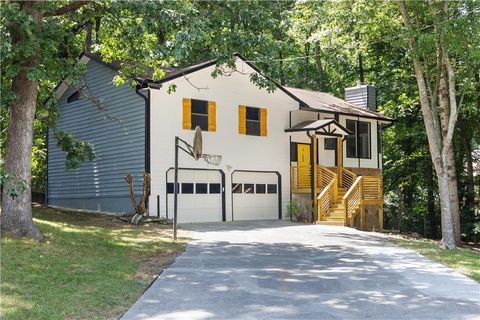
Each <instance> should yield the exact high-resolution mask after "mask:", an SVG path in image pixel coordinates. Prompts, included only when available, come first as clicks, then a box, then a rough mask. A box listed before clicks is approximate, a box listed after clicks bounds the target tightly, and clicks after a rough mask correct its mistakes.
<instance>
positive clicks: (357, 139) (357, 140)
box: [345, 119, 372, 159]
mask: <svg viewBox="0 0 480 320" xmlns="http://www.w3.org/2000/svg"><path fill="white" fill-rule="evenodd" d="M349 123H350V124H351V123H353V124H354V127H353V128H354V129H353V130H352V128H349V127H350V125H349ZM361 124H366V125H367V133H366V137H367V140H366V143H367V154H366V155H364V154H360V140H361V136H360V133H359V131H360V125H361ZM345 126H346V128H347V129H348V130H350V131H353V134H351V135H348V136H347V138H346V141H345V149H346V150H345V153H346V157H347V158H349V159H372V123H371V122H369V121H361V120H353V119H346V121H345ZM352 141H353V142H354V155H352V154H349V150H350V149H349V144H351V143H352Z"/></svg>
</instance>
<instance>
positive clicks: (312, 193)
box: [306, 131, 316, 222]
mask: <svg viewBox="0 0 480 320" xmlns="http://www.w3.org/2000/svg"><path fill="white" fill-rule="evenodd" d="M306 133H307V136H308V137H309V138H310V199H311V201H312V212H311V219H312V222H313V221H315V220H314V219H315V214H314V211H315V196H316V195H315V176H314V172H315V171H314V170H315V154H314V150H313V149H314V148H313V143H314V141H313V139H314V135H311V134H310V133H309V132H308V131H307V132H306Z"/></svg>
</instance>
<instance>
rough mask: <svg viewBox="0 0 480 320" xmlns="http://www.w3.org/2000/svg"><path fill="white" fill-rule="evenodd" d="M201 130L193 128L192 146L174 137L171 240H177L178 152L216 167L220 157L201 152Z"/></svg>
mask: <svg viewBox="0 0 480 320" xmlns="http://www.w3.org/2000/svg"><path fill="white" fill-rule="evenodd" d="M202 149H203V148H202V129H201V128H200V127H199V126H196V127H195V134H194V136H193V146H192V145H190V144H189V143H188V142H186V141H185V140H183V139H180V138H179V137H178V136H176V137H175V166H174V178H173V179H174V182H173V185H174V188H173V240H174V241H176V240H177V210H178V150H182V151H184V152H185V153H187V154H188V155H190V156H191V157H193V158H194V159H195V160H198V159H200V158H203V160H205V162H206V163H208V164H211V165H213V166H218V165H219V164H220V162H221V161H222V156H221V155H218V154H206V153H203V152H202Z"/></svg>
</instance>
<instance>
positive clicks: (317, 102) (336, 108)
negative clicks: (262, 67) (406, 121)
mask: <svg viewBox="0 0 480 320" xmlns="http://www.w3.org/2000/svg"><path fill="white" fill-rule="evenodd" d="M285 89H286V90H288V91H289V92H291V93H292V94H293V95H295V96H296V97H298V98H299V99H300V100H301V101H302V102H303V103H304V104H305V105H304V106H303V107H302V109H304V110H310V111H316V112H327V113H339V114H343V115H351V116H358V117H364V118H370V119H377V120H379V121H382V122H385V123H389V122H392V121H393V119H392V118H389V117H387V116H385V115H383V114H381V113H378V112H373V111H370V110H368V109H366V108H361V107H359V106H357V105H354V104H352V103H349V102H347V101H345V100H342V99H339V98H337V97H335V96H333V95H331V94H328V93H326V92H318V91H310V90H305V89H298V88H291V87H285Z"/></svg>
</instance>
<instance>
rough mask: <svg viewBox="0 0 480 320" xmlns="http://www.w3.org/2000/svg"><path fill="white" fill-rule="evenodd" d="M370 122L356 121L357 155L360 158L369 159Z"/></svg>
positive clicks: (370, 156)
mask: <svg viewBox="0 0 480 320" xmlns="http://www.w3.org/2000/svg"><path fill="white" fill-rule="evenodd" d="M370 127H371V124H370V122H363V121H359V122H358V150H357V156H358V157H359V158H362V159H371V158H372V155H371V134H370V131H371V128H370Z"/></svg>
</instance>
